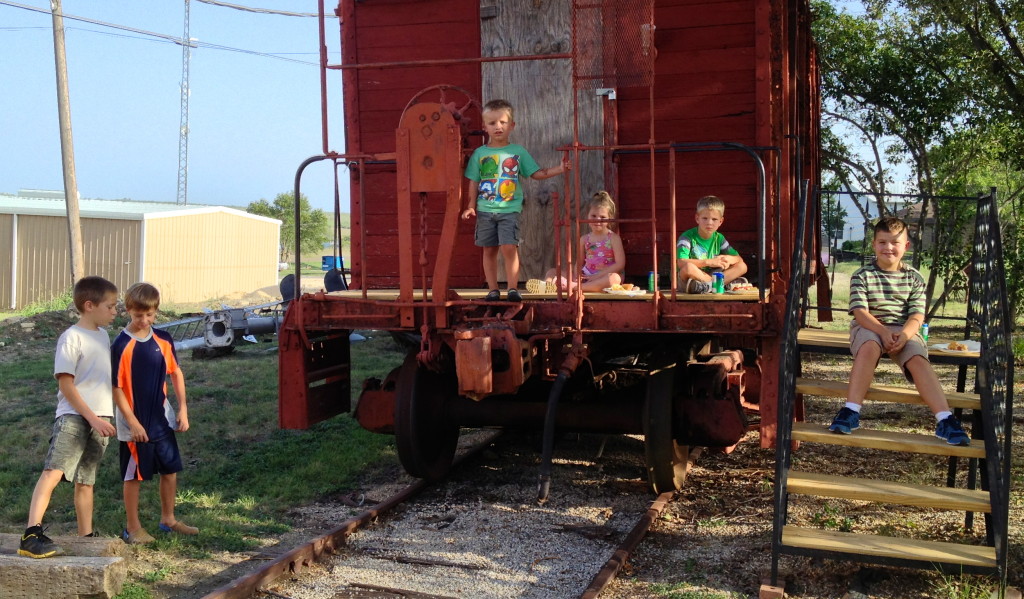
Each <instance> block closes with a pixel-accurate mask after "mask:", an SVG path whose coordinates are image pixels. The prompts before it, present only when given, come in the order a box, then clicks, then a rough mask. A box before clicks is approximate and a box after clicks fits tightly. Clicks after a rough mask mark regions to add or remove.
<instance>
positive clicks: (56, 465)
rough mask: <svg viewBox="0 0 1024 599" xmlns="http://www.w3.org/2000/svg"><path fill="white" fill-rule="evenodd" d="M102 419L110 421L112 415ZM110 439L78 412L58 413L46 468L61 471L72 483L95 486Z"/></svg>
mask: <svg viewBox="0 0 1024 599" xmlns="http://www.w3.org/2000/svg"><path fill="white" fill-rule="evenodd" d="M102 418H103V420H106V421H107V422H110V418H107V417H102ZM108 440H109V438H108V437H104V436H103V435H101V434H99V433H98V432H96V431H95V430H94V429H93V428H92V427H91V426H89V423H88V422H86V421H85V418H82V417H81V416H79V415H78V414H64V415H62V416H58V417H57V419H56V420H54V421H53V435H52V436H51V437H50V449H49V451H47V452H46V463H45V464H43V469H44V470H60V471H61V472H63V473H64V480H66V481H69V482H75V483H80V484H83V485H94V484H96V472H97V471H98V470H99V466H100V460H101V459H103V452H104V451H106V449H107V441H108Z"/></svg>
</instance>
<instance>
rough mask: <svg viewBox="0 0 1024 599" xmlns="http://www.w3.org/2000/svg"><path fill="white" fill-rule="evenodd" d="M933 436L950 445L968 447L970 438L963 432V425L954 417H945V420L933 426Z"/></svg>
mask: <svg viewBox="0 0 1024 599" xmlns="http://www.w3.org/2000/svg"><path fill="white" fill-rule="evenodd" d="M935 436H936V437H938V438H940V439H942V440H944V441H945V442H946V443H949V444H950V445H964V446H967V445H970V444H971V438H970V437H968V436H967V433H965V432H964V427H963V425H961V424H960V420H958V419H957V417H956V416H946V418H945V420H943V421H942V422H940V423H938V424H937V425H936V426H935Z"/></svg>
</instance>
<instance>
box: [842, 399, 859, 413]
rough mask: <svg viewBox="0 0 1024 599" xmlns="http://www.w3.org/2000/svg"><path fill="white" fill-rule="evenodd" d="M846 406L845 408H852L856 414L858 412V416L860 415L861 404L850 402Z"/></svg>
mask: <svg viewBox="0 0 1024 599" xmlns="http://www.w3.org/2000/svg"><path fill="white" fill-rule="evenodd" d="M844 405H845V407H847V408H850V409H851V410H853V411H854V412H857V413H858V414H860V404H859V403H853V402H852V401H848V402H846V404H844Z"/></svg>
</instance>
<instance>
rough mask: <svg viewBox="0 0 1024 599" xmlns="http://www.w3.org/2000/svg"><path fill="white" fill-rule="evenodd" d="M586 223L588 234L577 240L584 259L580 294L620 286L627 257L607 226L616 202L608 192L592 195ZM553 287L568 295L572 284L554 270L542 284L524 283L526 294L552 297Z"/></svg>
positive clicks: (613, 216)
mask: <svg viewBox="0 0 1024 599" xmlns="http://www.w3.org/2000/svg"><path fill="white" fill-rule="evenodd" d="M586 218H587V220H589V221H594V222H591V223H590V232H589V233H587V234H586V235H584V236H582V237H580V251H579V255H581V256H583V257H584V258H583V265H582V267H581V270H582V279H583V285H582V289H583V291H601V290H603V289H605V288H607V287H612V286H613V285H618V284H620V283H622V271H623V270H624V269H625V268H626V253H625V251H623V249H622V238H621V237H619V234H618V233H616V232H615V231H612V229H611V225H610V224H609V223H608V222H606V221H609V220H612V219H614V218H615V200H613V199H612V196H611V195H609V194H608V192H607V191H599V192H597V193H595V194H594V197H593V198H591V200H590V202H589V203H588V204H587V217H586ZM556 285H557V286H558V287H561V288H562V290H563V291H570V290H572V287H573V286H574V282H572V281H568V282H567V281H566V279H565V277H560V276H558V273H557V272H556V271H555V269H553V268H552V269H551V270H549V271H548V272H547V274H545V275H544V280H543V281H541V280H539V279H531V280H530V281H527V283H526V290H527V292H529V293H545V292H547V293H553V292H554V291H555V289H556Z"/></svg>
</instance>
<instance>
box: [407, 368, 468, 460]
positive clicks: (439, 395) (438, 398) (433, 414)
mask: <svg viewBox="0 0 1024 599" xmlns="http://www.w3.org/2000/svg"><path fill="white" fill-rule="evenodd" d="M457 392H458V387H457V379H456V378H455V374H454V373H437V372H433V371H431V370H428V369H426V368H424V367H422V366H420V365H419V363H418V362H417V361H416V352H410V353H409V355H408V356H406V358H405V362H403V363H402V367H401V371H400V372H399V374H398V384H397V385H396V386H395V444H396V445H397V446H398V459H399V460H400V461H401V462H402V467H403V468H405V471H406V472H408V473H409V474H411V475H413V476H416V477H419V478H425V479H427V480H438V479H441V478H444V476H445V475H446V474H448V470H449V469H450V468H451V465H452V458H454V457H455V447H456V445H457V444H458V441H459V427H458V425H457V424H454V423H452V422H449V421H447V420H446V417H445V413H444V402H445V399H447V398H448V397H455V395H456V394H457Z"/></svg>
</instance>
